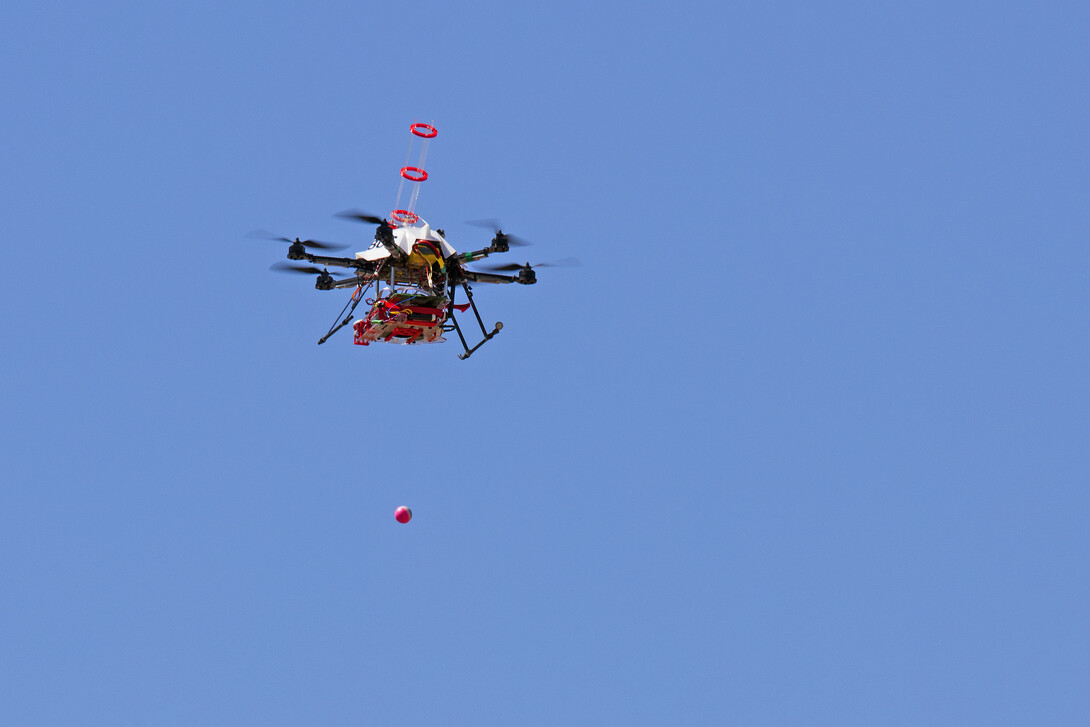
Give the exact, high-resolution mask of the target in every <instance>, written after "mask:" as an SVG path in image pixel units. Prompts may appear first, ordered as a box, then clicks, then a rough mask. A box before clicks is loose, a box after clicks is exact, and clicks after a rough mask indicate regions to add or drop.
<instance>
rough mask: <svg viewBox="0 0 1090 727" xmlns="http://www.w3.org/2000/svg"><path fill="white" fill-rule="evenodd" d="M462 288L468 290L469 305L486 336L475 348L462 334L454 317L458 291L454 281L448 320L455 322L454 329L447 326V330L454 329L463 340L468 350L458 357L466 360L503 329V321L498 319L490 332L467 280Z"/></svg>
mask: <svg viewBox="0 0 1090 727" xmlns="http://www.w3.org/2000/svg"><path fill="white" fill-rule="evenodd" d="M462 289H463V290H464V291H465V292H466V298H468V299H469V307H470V308H472V309H473V315H474V316H475V317H476V318H477V325H479V326H480V327H481V335H482V336H484V338H483V339H481V341H480V343H478V344H477V345H476V346H474V347H473V348H470V347H469V344H467V343H466V337H465V336H464V335H462V327H461V326H459V325H458V319H457V318H455V317H454V294H455V293H456V292H457V290H458V288H457V287H455V286H454V284H453V283H452V284H451V286H450V308H449V309H448V310H449V311H450V313H449V314H448V316H447V320H449V321H450V322H451V323H452V324H453V329H451V328H447V329H446V330H448V331H449V330H454V331H455V332H456V333H457V334H458V340H459V341H461V342H462V348H464V349H465V350H466V352H465V353H460V354H458V358H460V359H462V360H463V361H465V360H466V359H467V358H469V357H470V356H472V355H473V352H474V351H476V350H477V349H478V348H480V347H481V346H483V345H484V344H486V343H488V342H489V341H491V340H492V337H493V336H495V335H496V334H497V333H499V332H500V331H501V330H502V329H503V323H502V322H500V321H497V322H496V327H495V328H493V329H492V331H491V332H489V331H488V329H487V328H485V327H484V321H482V320H481V314H480V313H479V312H478V311H477V304H476V303H474V302H473V293H472V291H471V290H470V288H469V286H468V285H467V284H466V283H465V281H462Z"/></svg>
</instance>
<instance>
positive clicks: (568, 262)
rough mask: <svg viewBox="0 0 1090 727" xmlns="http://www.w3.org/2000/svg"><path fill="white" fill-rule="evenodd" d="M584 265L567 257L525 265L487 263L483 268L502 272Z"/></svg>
mask: <svg viewBox="0 0 1090 727" xmlns="http://www.w3.org/2000/svg"><path fill="white" fill-rule="evenodd" d="M580 265H582V263H581V262H579V261H578V260H577V259H576V258H573V257H566V258H564V259H563V260H553V261H552V262H547V263H533V264H530V263H526V264H525V265H519V264H518V263H507V264H506V265H486V266H484V267H482V268H481V270H487V271H489V272H493V273H501V272H508V273H509V272H514V271H515V270H522V269H523V268H530V269H531V270H533V269H534V268H576V267H579V266H580Z"/></svg>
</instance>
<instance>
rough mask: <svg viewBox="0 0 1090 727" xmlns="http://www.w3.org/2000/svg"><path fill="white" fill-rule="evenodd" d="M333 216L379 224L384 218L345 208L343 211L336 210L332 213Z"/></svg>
mask: <svg viewBox="0 0 1090 727" xmlns="http://www.w3.org/2000/svg"><path fill="white" fill-rule="evenodd" d="M333 216H334V217H340V218H341V219H344V220H353V221H355V222H366V223H368V224H370V225H381V224H382V223H383V222H385V220H383V219H382V218H381V217H375V216H374V215H369V214H367V213H366V212H360V211H359V210H345V211H344V212H338V213H337V214H335V215H333Z"/></svg>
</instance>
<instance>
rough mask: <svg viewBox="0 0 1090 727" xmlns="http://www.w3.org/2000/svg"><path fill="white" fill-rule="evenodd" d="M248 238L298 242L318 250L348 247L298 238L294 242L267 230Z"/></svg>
mask: <svg viewBox="0 0 1090 727" xmlns="http://www.w3.org/2000/svg"><path fill="white" fill-rule="evenodd" d="M246 237H249V238H252V239H258V240H277V241H279V242H286V243H288V244H291V245H294V244H295V243H297V242H298V243H299V244H300V245H302V246H304V247H313V248H315V249H316V250H343V249H345V248H346V247H348V245H340V244H337V243H335V242H321V241H319V240H300V239H299V238H298V237H297V238H295V239H294V240H292V239H289V238H287V237H281V236H280V235H274V234H272V233H271V232H266V231H265V230H254V231H253V232H251V233H250V234H248V235H246Z"/></svg>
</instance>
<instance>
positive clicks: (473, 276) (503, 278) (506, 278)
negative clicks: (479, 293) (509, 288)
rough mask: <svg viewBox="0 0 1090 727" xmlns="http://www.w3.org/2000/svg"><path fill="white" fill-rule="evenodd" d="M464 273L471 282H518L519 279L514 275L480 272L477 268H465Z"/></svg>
mask: <svg viewBox="0 0 1090 727" xmlns="http://www.w3.org/2000/svg"><path fill="white" fill-rule="evenodd" d="M462 275H464V276H465V279H466V280H468V281H469V282H471V283H517V282H519V279H518V278H517V277H516V276H514V275H496V274H495V273H480V272H477V271H475V270H464V271H462Z"/></svg>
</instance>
